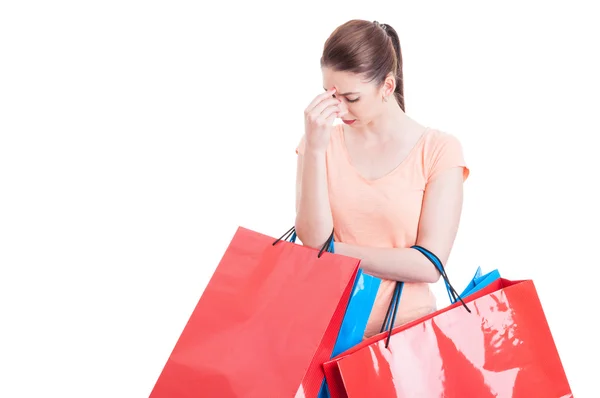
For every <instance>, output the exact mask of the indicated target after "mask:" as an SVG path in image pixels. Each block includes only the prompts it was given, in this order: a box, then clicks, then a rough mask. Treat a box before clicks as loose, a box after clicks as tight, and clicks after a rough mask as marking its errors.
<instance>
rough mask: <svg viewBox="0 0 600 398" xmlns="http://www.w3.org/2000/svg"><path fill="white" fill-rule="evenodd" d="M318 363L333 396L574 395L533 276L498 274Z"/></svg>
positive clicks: (520, 397)
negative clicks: (519, 277)
mask: <svg viewBox="0 0 600 398" xmlns="http://www.w3.org/2000/svg"><path fill="white" fill-rule="evenodd" d="M463 303H464V305H467V306H468V308H470V309H471V311H470V312H468V311H465V309H464V308H463V307H462V305H463ZM388 337H389V340H388ZM324 369H325V374H326V376H327V382H328V384H329V386H330V393H331V396H332V398H341V397H348V398H357V397H381V398H386V397H395V398H396V397H397V398H400V397H410V398H412V397H428V398H430V397H431V398H433V397H445V398H458V397H460V398H464V397H477V398H488V397H489V398H492V397H496V398H509V397H510V398H526V397H527V398H530V397H544V398H554V397H556V398H559V397H560V398H567V397H572V393H571V389H570V386H569V382H568V380H567V377H566V374H565V370H564V368H563V366H562V363H561V360H560V357H559V354H558V351H557V347H556V345H555V343H554V340H553V337H552V334H551V331H550V328H549V325H548V322H547V320H546V317H545V315H544V310H543V308H542V305H541V302H540V300H539V297H538V295H537V292H536V289H535V285H534V283H533V281H532V280H522V281H511V280H507V279H503V278H501V279H496V280H495V281H493V282H492V283H490V284H489V285H488V286H486V287H484V288H482V289H481V290H479V291H477V292H475V293H472V294H470V295H469V296H468V297H466V298H464V301H463V302H456V303H454V304H452V305H450V306H449V307H447V308H444V309H442V310H439V311H437V312H435V313H433V314H430V315H428V316H425V317H423V318H420V319H417V320H415V321H413V322H410V323H408V324H406V325H402V326H400V327H398V328H395V329H393V330H392V331H391V334H389V336H388V333H382V334H379V335H377V336H373V337H372V338H370V339H368V340H365V341H364V342H362V343H361V344H359V345H357V346H355V347H354V348H352V349H351V350H349V351H347V352H346V353H344V354H342V355H340V356H338V357H336V358H334V359H333V360H331V361H327V362H326V363H325V364H324ZM332 387H334V388H332Z"/></svg>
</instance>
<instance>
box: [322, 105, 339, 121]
mask: <svg viewBox="0 0 600 398" xmlns="http://www.w3.org/2000/svg"><path fill="white" fill-rule="evenodd" d="M339 113H340V110H339V108H338V107H337V106H330V107H328V108H327V109H325V110H324V111H323V112H322V113H321V114H320V115H319V117H318V118H317V119H318V120H317V121H319V120H320V121H323V122H326V123H327V124H330V123H331V122H333V120H334V119H335V118H336V117H337V116H338V115H339Z"/></svg>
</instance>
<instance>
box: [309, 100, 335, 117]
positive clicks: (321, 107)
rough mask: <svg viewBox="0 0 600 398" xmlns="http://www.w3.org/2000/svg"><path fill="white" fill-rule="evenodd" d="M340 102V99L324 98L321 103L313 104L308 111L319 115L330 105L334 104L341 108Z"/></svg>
mask: <svg viewBox="0 0 600 398" xmlns="http://www.w3.org/2000/svg"><path fill="white" fill-rule="evenodd" d="M340 103H341V101H340V100H339V99H337V98H330V99H326V100H324V101H322V102H321V103H319V104H318V105H317V106H315V107H314V108H313V110H312V111H311V112H310V113H311V114H312V115H316V116H319V115H320V114H321V113H323V112H324V111H325V109H327V108H329V107H330V106H334V107H336V108H338V110H341V108H340V107H339V106H340Z"/></svg>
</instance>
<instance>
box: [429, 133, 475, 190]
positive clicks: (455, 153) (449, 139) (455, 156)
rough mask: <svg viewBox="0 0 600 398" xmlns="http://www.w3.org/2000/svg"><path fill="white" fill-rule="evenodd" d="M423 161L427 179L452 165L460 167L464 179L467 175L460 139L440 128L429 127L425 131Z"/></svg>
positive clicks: (467, 170)
mask: <svg viewBox="0 0 600 398" xmlns="http://www.w3.org/2000/svg"><path fill="white" fill-rule="evenodd" d="M423 163H424V165H425V166H426V169H427V174H428V180H431V179H433V178H434V177H435V176H437V175H438V174H439V173H441V172H442V171H444V170H445V169H448V168H452V167H462V168H463V177H464V179H466V178H467V177H468V175H469V169H468V168H467V164H466V161H465V156H464V152H463V145H462V142H461V140H460V139H459V138H458V137H457V136H456V135H454V134H452V133H449V132H447V131H444V130H441V129H436V128H429V129H428V131H427V132H426V136H425V137H424V144H423Z"/></svg>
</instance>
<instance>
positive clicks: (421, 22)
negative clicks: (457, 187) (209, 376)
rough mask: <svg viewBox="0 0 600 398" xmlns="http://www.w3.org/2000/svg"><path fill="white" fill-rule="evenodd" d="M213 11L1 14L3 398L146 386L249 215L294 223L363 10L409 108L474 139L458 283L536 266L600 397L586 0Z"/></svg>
mask: <svg viewBox="0 0 600 398" xmlns="http://www.w3.org/2000/svg"><path fill="white" fill-rule="evenodd" d="M556 3H558V2H556ZM200 4H201V2H192V1H189V2H178V1H169V2H167V1H163V2H142V1H138V2H133V1H104V2H95V3H92V2H75V1H71V2H66V1H58V2H37V3H34V2H29V1H18V2H17V1H6V2H3V3H2V5H1V6H0V101H1V102H0V134H1V135H0V266H1V275H0V334H1V338H0V396H2V397H8V398H17V397H61V398H67V397H78V398H81V397H86V398H87V397H90V398H91V397H102V398H106V397H111V398H113V397H127V398H136V397H147V396H148V394H149V393H150V391H151V389H152V387H153V385H154V383H155V381H156V379H157V377H158V375H159V373H160V371H161V369H162V367H163V366H164V363H165V361H166V360H167V358H168V356H169V354H170V352H171V350H172V348H173V346H174V344H175V342H176V340H177V338H178V337H179V334H180V333H181V330H182V328H183V326H184V325H185V323H186V322H187V319H188V317H189V315H190V313H191V311H192V309H193V308H194V306H195V305H196V303H197V301H198V299H199V297H200V294H201V293H202V291H203V288H204V287H205V286H206V284H207V283H208V280H209V278H210V276H211V274H212V272H213V270H214V269H215V267H216V266H217V264H218V262H219V260H220V258H221V256H222V255H223V252H224V250H225V248H226V246H227V245H228V244H229V241H230V239H231V237H232V236H233V234H234V233H235V230H236V228H237V227H238V226H240V225H241V226H245V227H247V228H251V229H254V230H256V231H259V232H263V233H267V234H269V235H272V236H279V235H280V234H281V233H283V232H284V231H285V230H287V229H288V228H289V227H290V226H291V225H292V223H293V220H294V178H295V166H296V155H295V153H294V149H295V147H296V144H297V143H298V141H299V139H300V137H301V135H302V133H303V128H304V125H303V113H302V112H303V110H304V108H305V107H306V105H307V104H308V103H309V102H310V101H311V100H312V98H313V97H314V96H316V95H317V94H319V93H321V92H322V80H321V72H320V69H319V57H320V55H321V50H322V45H323V42H324V41H325V39H326V38H327V36H328V35H329V34H330V33H331V31H332V30H333V29H334V28H335V27H336V26H338V25H339V24H341V23H343V22H345V21H347V20H348V19H352V18H360V19H367V20H378V21H379V22H381V23H388V24H391V25H392V26H393V27H394V28H395V29H396V30H397V31H398V33H399V35H400V39H401V44H402V50H403V56H404V76H405V97H406V110H407V113H408V114H409V115H410V116H411V117H413V118H415V119H416V120H417V121H419V122H420V123H423V124H426V125H429V126H433V127H435V128H439V129H442V130H445V131H447V132H450V133H453V134H455V135H456V136H457V137H458V138H459V139H460V140H461V142H462V143H463V147H464V151H465V156H466V159H467V161H468V164H469V166H470V168H471V177H470V178H469V179H468V180H467V183H466V185H465V195H466V196H465V205H464V212H463V218H462V222H461V227H460V232H459V235H458V237H457V240H456V245H455V247H454V250H453V253H452V256H451V259H450V261H449V264H448V269H449V275H450V277H451V280H452V281H453V282H454V284H455V285H457V286H464V284H466V283H467V282H468V280H469V278H470V276H471V275H472V273H473V272H474V271H475V268H476V267H477V266H478V265H481V266H482V267H483V268H484V270H486V271H488V270H491V269H493V268H496V267H497V268H499V269H500V271H501V273H502V274H503V276H505V277H507V278H511V279H529V278H531V279H533V280H534V281H535V284H536V286H537V289H538V292H539V295H540V297H541V300H542V303H543V306H544V309H545V312H546V315H547V318H548V321H549V323H550V327H551V329H552V332H553V335H554V338H555V341H556V344H557V346H558V349H559V352H560V355H561V357H562V360H563V364H564V367H565V369H566V372H567V375H568V377H569V379H570V382H571V384H572V388H573V392H574V394H575V396H576V397H578V398H579V397H595V396H597V391H598V390H597V387H596V386H595V385H596V383H597V377H598V376H597V370H598V366H597V361H598V360H599V359H600V349H599V347H598V342H597V329H595V328H594V327H593V326H592V322H595V321H596V318H597V315H596V314H598V301H597V298H596V297H597V293H596V292H597V286H598V266H599V265H600V263H599V260H598V258H599V255H598V252H597V249H598V238H599V233H598V225H599V222H600V217H599V211H598V202H599V199H600V196H599V194H598V191H597V188H598V172H599V171H600V167H599V164H598V160H596V155H597V152H598V149H597V148H598V147H597V138H598V134H599V133H600V129H599V127H598V123H597V115H598V110H597V109H598V106H599V105H600V101H598V92H599V90H600V79H599V77H598V71H599V70H600V62H599V61H598V58H597V57H598V42H597V41H595V40H594V39H593V37H594V36H595V37H600V27H599V26H598V24H597V17H596V15H595V14H594V13H593V12H592V8H590V7H591V6H587V5H584V4H586V2H584V1H580V2H569V4H568V5H567V2H561V4H562V5H553V6H550V5H548V4H545V3H542V2H540V4H537V3H534V2H532V1H519V2H506V1H505V2H502V3H495V4H493V5H492V4H491V3H489V2H486V4H483V2H475V1H470V2H466V1H452V2H428V1H418V2H417V1H413V2H410V3H409V2H399V1H394V2H376V1H366V2H360V3H358V2H357V3H351V2H347V1H344V2H341V1H340V2H327V4H326V5H325V4H320V5H317V4H316V3H315V4H310V3H305V2H302V3H297V4H291V5H288V4H286V3H282V2H278V3H273V4H267V3H261V2H256V1H252V2H241V1H240V2H238V3H230V2H218V3H216V4H211V5H210V6H201V5H200ZM284 4H285V5H284ZM208 7H213V8H212V9H209V8H208ZM286 7H289V8H286ZM435 289H436V293H437V294H438V297H439V300H440V305H446V303H447V300H448V299H447V296H446V293H445V291H444V290H443V288H442V285H441V283H440V284H439V285H436V286H435ZM224 315H225V316H226V314H224ZM578 358H581V359H578ZM583 360H586V361H590V363H589V364H587V365H586V364H585V363H584V362H583ZM540 398H544V397H540Z"/></svg>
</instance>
